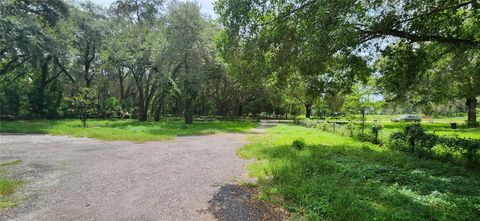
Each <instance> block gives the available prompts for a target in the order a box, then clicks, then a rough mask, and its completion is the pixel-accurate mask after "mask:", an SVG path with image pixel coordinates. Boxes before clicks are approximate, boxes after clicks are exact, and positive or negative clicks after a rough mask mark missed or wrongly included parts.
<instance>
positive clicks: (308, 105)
mask: <svg viewBox="0 0 480 221" xmlns="http://www.w3.org/2000/svg"><path fill="white" fill-rule="evenodd" d="M310 116H312V104H311V103H305V117H306V118H310Z"/></svg>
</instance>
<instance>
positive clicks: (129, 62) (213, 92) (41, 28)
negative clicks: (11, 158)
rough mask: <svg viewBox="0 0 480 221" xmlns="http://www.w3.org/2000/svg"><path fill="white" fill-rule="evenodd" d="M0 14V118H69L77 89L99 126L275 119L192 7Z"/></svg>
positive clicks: (33, 5)
mask: <svg viewBox="0 0 480 221" xmlns="http://www.w3.org/2000/svg"><path fill="white" fill-rule="evenodd" d="M0 12H1V16H0V33H2V36H1V38H0V52H1V54H0V56H1V57H0V115H1V116H2V118H12V119H34V118H35V119H37V118H47V119H51V118H62V117H76V116H74V115H75V113H74V112H70V111H69V110H70V109H72V108H71V107H69V105H70V104H71V102H70V101H72V99H70V98H75V97H76V96H78V94H79V93H81V92H82V91H87V90H84V88H89V89H88V90H89V91H93V93H94V95H95V96H91V97H94V98H95V101H94V103H95V111H93V112H92V116H95V117H99V118H113V117H116V118H137V119H138V120H141V121H144V120H159V119H160V118H161V117H162V116H163V115H166V114H169V115H175V116H184V117H185V121H186V123H191V122H192V119H193V116H194V115H221V116H225V115H232V116H236V115H239V116H242V115H257V114H259V113H261V112H268V113H273V112H275V105H274V102H275V99H276V97H275V96H274V95H273V94H272V93H271V92H269V91H268V90H267V88H266V86H265V85H262V84H261V82H254V83H249V84H242V82H240V81H239V80H238V79H236V78H235V77H234V76H233V75H232V74H231V73H233V72H236V71H237V70H235V69H231V68H230V67H229V66H228V65H227V64H225V62H223V61H222V60H221V59H220V58H219V56H218V53H217V49H216V46H215V41H216V38H217V36H218V33H219V31H220V30H221V28H220V25H219V24H217V23H216V22H215V21H214V20H212V19H211V18H210V17H209V16H207V15H203V14H202V13H201V12H200V7H199V5H198V4H196V3H193V2H190V1H168V2H166V1H163V0H142V1H139V0H118V1H115V2H114V3H113V4H112V5H111V6H110V7H109V8H108V9H104V8H101V7H100V6H98V5H95V4H93V3H91V2H81V3H78V4H69V3H66V2H65V1H63V0H53V1H23V0H6V1H1V2H0ZM73 100H75V99H73ZM277 109H278V108H277ZM277 112H278V110H277Z"/></svg>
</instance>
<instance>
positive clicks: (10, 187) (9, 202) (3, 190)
mask: <svg viewBox="0 0 480 221" xmlns="http://www.w3.org/2000/svg"><path fill="white" fill-rule="evenodd" d="M20 163H21V161H20V160H14V161H7V162H0V209H3V208H9V207H14V206H16V200H15V199H14V198H13V197H12V195H13V194H14V193H15V191H16V190H17V189H18V188H19V187H20V186H21V185H22V184H23V183H24V182H23V181H21V180H17V179H11V178H8V177H5V175H6V174H7V173H8V167H10V166H14V165H18V164H20Z"/></svg>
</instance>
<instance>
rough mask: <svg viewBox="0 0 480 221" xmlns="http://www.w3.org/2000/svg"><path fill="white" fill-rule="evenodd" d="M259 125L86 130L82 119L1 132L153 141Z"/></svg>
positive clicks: (130, 125)
mask: <svg viewBox="0 0 480 221" xmlns="http://www.w3.org/2000/svg"><path fill="white" fill-rule="evenodd" d="M256 126H257V123H255V122H251V121H210V122H206V121H201V122H195V123H194V124H192V125H185V124H184V123H183V122H182V121H179V120H175V121H166V122H138V121H135V120H90V121H88V127H87V128H83V127H82V124H81V122H80V121H79V120H49V121H47V120H41V121H13V122H0V132H12V133H43V134H53V135H70V136H75V137H89V138H96V139H101V140H128V141H137V142H141V141H153V140H166V139H173V138H175V137H176V136H187V135H204V134H214V133H222V132H247V131H248V130H250V129H252V128H254V127H256Z"/></svg>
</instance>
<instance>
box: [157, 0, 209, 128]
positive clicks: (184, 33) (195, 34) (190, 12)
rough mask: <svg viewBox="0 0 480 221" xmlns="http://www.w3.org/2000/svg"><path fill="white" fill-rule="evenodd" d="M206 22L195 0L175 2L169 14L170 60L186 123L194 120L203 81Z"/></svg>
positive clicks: (168, 38)
mask: <svg viewBox="0 0 480 221" xmlns="http://www.w3.org/2000/svg"><path fill="white" fill-rule="evenodd" d="M204 27H205V21H204V19H203V17H202V15H201V13H200V6H199V5H198V4H196V3H193V2H174V3H172V5H170V7H169V11H168V15H167V27H166V32H167V41H168V51H169V52H170V53H171V54H170V56H169V57H170V58H169V62H170V63H171V64H172V66H173V67H174V71H173V75H172V76H173V78H174V79H176V80H177V82H178V84H179V92H180V96H181V97H180V98H181V100H182V104H183V112H184V113H183V114H184V117H185V123H186V124H191V123H193V115H194V107H195V103H196V101H197V97H198V95H199V89H200V83H201V82H202V78H203V76H202V74H203V73H202V65H203V64H204V60H203V59H202V56H203V55H204V53H203V52H204V50H203V41H202V36H201V34H202V31H203V30H204Z"/></svg>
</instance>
